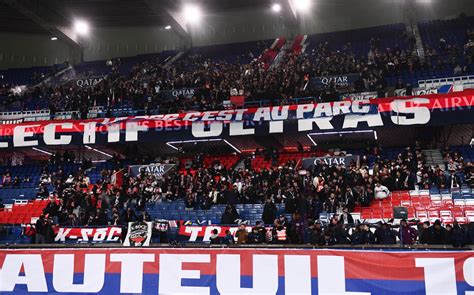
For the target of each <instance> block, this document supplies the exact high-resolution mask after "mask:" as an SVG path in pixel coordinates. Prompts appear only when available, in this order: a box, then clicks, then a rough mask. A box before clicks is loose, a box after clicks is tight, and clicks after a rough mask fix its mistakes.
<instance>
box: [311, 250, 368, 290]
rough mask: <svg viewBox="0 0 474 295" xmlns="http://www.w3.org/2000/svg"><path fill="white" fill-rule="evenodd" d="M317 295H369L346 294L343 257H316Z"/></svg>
mask: <svg viewBox="0 0 474 295" xmlns="http://www.w3.org/2000/svg"><path fill="white" fill-rule="evenodd" d="M318 291H319V295H370V294H371V293H370V292H347V291H346V275H345V266H344V257H340V256H329V255H328V256H318Z"/></svg>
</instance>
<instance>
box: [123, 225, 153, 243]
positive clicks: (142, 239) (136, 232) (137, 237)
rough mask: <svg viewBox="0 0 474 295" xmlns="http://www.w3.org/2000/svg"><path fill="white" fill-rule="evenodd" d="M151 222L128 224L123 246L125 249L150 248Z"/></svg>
mask: <svg viewBox="0 0 474 295" xmlns="http://www.w3.org/2000/svg"><path fill="white" fill-rule="evenodd" d="M152 227H153V223H152V222H145V221H135V222H129V223H128V231H127V236H126V237H125V240H124V241H123V245H124V246H127V247H130V246H132V247H144V246H150V240H151V230H152Z"/></svg>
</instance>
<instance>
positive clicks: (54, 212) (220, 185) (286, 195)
mask: <svg viewBox="0 0 474 295" xmlns="http://www.w3.org/2000/svg"><path fill="white" fill-rule="evenodd" d="M266 154H267V155H268V157H269V158H271V157H277V156H278V153H275V152H274V151H268V152H267V153H266ZM383 154H384V153H383V150H382V149H381V148H379V147H372V148H368V149H367V150H366V151H365V152H364V153H363V154H362V155H361V156H360V158H359V161H358V162H351V163H350V164H349V165H348V166H347V167H344V166H343V165H339V166H329V165H327V164H325V163H324V162H323V161H320V162H318V163H317V164H316V165H314V166H313V167H311V168H309V169H300V167H297V166H296V162H295V161H289V162H288V163H286V164H285V165H283V166H279V167H275V166H274V167H272V168H270V169H259V167H252V166H251V165H250V166H247V167H245V168H242V169H238V170H233V169H226V168H225V167H224V166H223V165H221V164H220V163H219V161H216V162H215V163H214V164H213V165H211V166H210V167H204V165H203V159H202V155H198V156H196V158H195V159H194V161H193V163H192V165H191V166H190V167H189V168H188V169H186V170H183V169H181V168H180V169H176V168H173V169H172V170H171V171H170V172H169V173H168V174H166V175H165V176H164V177H162V178H158V177H155V176H153V175H149V174H144V173H142V174H139V175H138V176H135V177H133V176H130V175H128V174H127V173H124V171H123V170H121V171H119V169H120V168H121V166H120V165H118V167H119V168H118V169H116V170H105V169H104V170H103V171H102V172H101V179H100V180H99V181H97V183H91V182H90V179H89V177H88V176H87V173H85V171H86V169H87V168H89V167H90V165H91V163H90V162H88V161H86V163H83V164H82V167H80V168H79V169H78V171H77V172H76V173H75V174H71V175H67V174H65V173H64V172H63V170H62V169H61V165H56V166H55V167H58V168H57V170H56V171H48V170H47V168H46V167H45V169H44V172H43V176H42V177H41V179H42V180H41V184H40V187H39V190H38V197H53V198H56V199H57V201H56V202H50V203H49V205H48V206H47V207H46V208H45V210H44V214H45V216H47V217H48V218H54V220H55V222H56V223H57V224H59V225H64V226H100V225H127V224H128V222H130V221H150V220H152V219H153V218H152V217H151V216H150V214H149V213H148V212H147V211H146V205H147V204H149V203H160V202H170V201H177V200H184V203H185V208H186V210H195V209H201V210H209V209H210V208H211V207H212V206H213V205H216V204H227V207H226V209H225V211H224V212H223V214H222V219H221V221H220V223H221V224H238V223H240V222H242V218H241V217H240V216H239V213H238V212H237V210H236V209H235V205H236V204H242V203H243V204H263V214H262V217H261V220H262V222H263V224H273V225H274V229H275V228H280V229H281V228H284V229H285V231H288V240H289V241H292V242H293V243H299V242H302V241H305V239H307V238H308V237H307V236H305V235H303V233H304V232H305V231H307V230H308V229H311V230H312V229H314V228H318V227H319V226H318V225H317V222H318V220H319V217H320V214H321V213H323V212H324V213H329V214H331V215H334V214H336V216H337V217H340V219H335V221H332V222H331V224H332V223H334V226H335V227H334V228H333V229H337V226H338V224H342V225H343V226H344V225H347V224H351V223H353V222H354V220H353V218H352V216H351V215H350V213H351V212H352V211H353V210H354V208H355V207H356V206H359V205H360V206H369V205H370V203H371V202H372V201H373V200H374V199H381V198H386V197H387V196H388V194H389V193H390V191H395V190H413V189H415V188H419V189H429V188H431V187H438V188H450V187H453V186H455V185H456V183H457V184H458V185H460V184H462V183H464V182H466V183H468V184H470V185H471V187H472V181H471V182H468V179H471V178H472V174H473V171H472V165H471V163H465V162H464V161H463V159H462V157H460V156H459V155H458V154H455V153H453V156H454V159H455V160H453V161H455V163H456V165H455V167H454V170H450V169H452V167H451V166H448V167H447V170H445V171H443V170H442V169H440V168H439V167H435V168H432V167H429V166H427V165H426V163H425V160H424V158H423V155H422V153H421V151H420V149H418V148H406V149H404V150H403V151H402V152H400V153H399V154H398V155H397V157H396V158H394V159H385V157H384V156H383ZM447 155H451V153H449V151H448V153H447ZM250 157H252V155H251V156H250ZM58 158H59V159H60V161H61V162H60V163H63V161H68V159H69V158H70V157H69V156H67V157H64V155H56V154H55V155H53V157H52V160H51V161H58V160H57V159H58ZM169 163H172V160H169ZM117 173H120V174H123V176H121V177H120V178H121V179H122V180H121V182H120V183H118V182H117V178H118V177H117ZM466 175H471V176H470V177H468V176H466ZM454 178H456V179H463V180H462V182H457V181H458V180H456V181H454V180H453V179H454ZM50 185H52V186H53V187H54V189H53V191H48V189H47V188H48V186H50ZM275 204H282V205H283V206H284V209H285V213H286V214H291V215H292V218H291V220H290V221H288V220H286V219H285V218H284V216H279V215H278V210H277V208H276V205H275ZM154 217H155V218H156V217H158V218H159V216H154ZM282 218H283V219H282ZM295 226H296V227H298V230H297V232H298V233H299V234H298V238H297V239H296V240H295V238H294V237H295V236H294V233H293V234H290V233H291V229H290V228H293V229H294V227H295ZM363 229H364V227H363V226H362V227H361V226H358V227H357V229H356V231H355V232H354V233H355V234H356V235H357V233H360V232H362V231H363ZM281 230H283V229H281ZM354 233H353V234H352V235H354ZM362 233H363V232H362ZM292 235H293V236H292ZM409 236H410V235H409V234H407V235H405V236H404V239H405V238H406V237H409ZM305 237H306V238H305ZM320 238H321V237H320ZM315 239H316V238H315ZM349 240H350V241H351V242H352V240H353V237H352V238H351V239H349ZM356 240H357V239H356ZM318 241H320V242H321V241H322V240H318ZM326 242H328V243H329V241H326ZM331 243H332V242H331ZM407 243H408V242H407ZM318 244H319V242H318Z"/></svg>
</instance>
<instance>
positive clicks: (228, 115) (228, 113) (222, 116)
mask: <svg viewBox="0 0 474 295" xmlns="http://www.w3.org/2000/svg"><path fill="white" fill-rule="evenodd" d="M233 114H234V111H233V110H224V111H220V112H219V115H218V116H217V117H216V120H219V121H230V120H232V116H233Z"/></svg>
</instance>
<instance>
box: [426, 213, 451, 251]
mask: <svg viewBox="0 0 474 295" xmlns="http://www.w3.org/2000/svg"><path fill="white" fill-rule="evenodd" d="M448 235H449V233H448V232H447V231H446V229H445V228H444V227H442V226H441V222H440V221H439V219H437V220H436V221H435V222H434V224H433V225H432V226H431V227H430V228H429V230H428V237H427V244H429V245H443V244H447V243H448V242H450V241H449V236H448Z"/></svg>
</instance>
